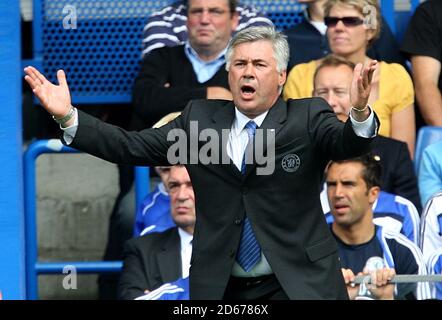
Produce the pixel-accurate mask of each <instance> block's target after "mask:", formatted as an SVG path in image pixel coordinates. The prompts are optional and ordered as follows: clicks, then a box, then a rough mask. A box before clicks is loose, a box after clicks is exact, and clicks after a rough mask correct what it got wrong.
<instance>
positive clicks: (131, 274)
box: [117, 238, 152, 300]
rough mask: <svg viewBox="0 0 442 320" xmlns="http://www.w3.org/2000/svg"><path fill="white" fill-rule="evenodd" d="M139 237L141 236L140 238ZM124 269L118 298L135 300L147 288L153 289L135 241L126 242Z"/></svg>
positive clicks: (119, 284)
mask: <svg viewBox="0 0 442 320" xmlns="http://www.w3.org/2000/svg"><path fill="white" fill-rule="evenodd" d="M138 239H139V238H138ZM123 256H124V261H123V271H122V273H121V276H120V281H119V283H118V292H117V294H118V298H119V299H121V300H133V299H135V298H137V297H139V296H142V295H144V294H145V290H152V288H151V284H150V283H148V279H147V276H146V274H145V271H146V266H144V265H143V262H142V260H141V258H140V257H141V253H140V252H139V250H138V249H137V247H136V246H135V245H134V243H133V241H128V242H126V245H125V247H124V253H123Z"/></svg>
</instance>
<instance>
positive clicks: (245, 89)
mask: <svg viewBox="0 0 442 320" xmlns="http://www.w3.org/2000/svg"><path fill="white" fill-rule="evenodd" d="M255 92H256V90H255V88H253V87H252V86H251V85H247V84H244V85H242V86H241V93H242V95H243V96H245V97H251V96H252V95H253V94H254V93H255Z"/></svg>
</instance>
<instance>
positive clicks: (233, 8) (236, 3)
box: [185, 0, 238, 13]
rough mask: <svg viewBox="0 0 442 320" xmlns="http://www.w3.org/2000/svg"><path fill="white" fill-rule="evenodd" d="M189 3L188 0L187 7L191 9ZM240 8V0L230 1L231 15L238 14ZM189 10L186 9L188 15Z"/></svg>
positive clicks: (188, 0)
mask: <svg viewBox="0 0 442 320" xmlns="http://www.w3.org/2000/svg"><path fill="white" fill-rule="evenodd" d="M189 2H190V0H187V1H186V2H185V3H186V7H187V8H189ZM237 6H238V0H229V8H230V12H231V13H235V12H236V7H237ZM187 8H186V13H187Z"/></svg>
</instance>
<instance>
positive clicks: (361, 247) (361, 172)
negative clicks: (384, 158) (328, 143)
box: [326, 155, 430, 299]
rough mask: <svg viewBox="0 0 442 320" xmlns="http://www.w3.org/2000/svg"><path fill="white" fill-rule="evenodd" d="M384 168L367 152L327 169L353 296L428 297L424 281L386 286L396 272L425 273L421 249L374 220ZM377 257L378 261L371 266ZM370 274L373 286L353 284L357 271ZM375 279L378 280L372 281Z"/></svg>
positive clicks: (333, 228)
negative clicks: (381, 169) (380, 171)
mask: <svg viewBox="0 0 442 320" xmlns="http://www.w3.org/2000/svg"><path fill="white" fill-rule="evenodd" d="M379 170H380V167H379V165H378V163H377V161H376V160H374V159H373V157H371V156H369V155H365V156H362V157H358V158H353V159H349V160H341V161H332V162H331V163H330V164H329V166H328V168H327V171H326V181H327V195H328V200H329V203H330V208H331V213H332V215H333V222H332V224H331V231H332V234H333V235H334V237H335V239H336V241H337V243H338V247H339V257H340V261H341V266H342V272H343V275H344V279H345V281H346V283H347V291H348V294H349V296H350V299H358V298H360V297H361V296H362V297H368V298H373V299H414V298H418V299H427V298H429V297H430V296H429V288H428V286H427V284H426V283H420V284H418V285H417V286H416V285H415V284H399V285H398V286H397V292H395V286H394V285H393V284H388V282H387V281H388V280H389V279H391V277H392V276H393V275H395V274H426V266H425V263H424V261H423V257H422V253H421V252H420V250H419V248H418V247H417V246H416V245H415V244H414V243H413V242H411V241H410V240H408V239H407V238H406V237H405V236H403V235H402V234H399V233H396V232H393V231H390V230H388V229H386V228H383V227H381V226H377V225H375V224H374V223H373V211H372V207H373V203H374V202H375V201H376V199H377V198H378V195H379V192H380V188H379V187H378V186H379V176H380V173H379ZM373 260H375V261H377V263H376V264H375V265H372V262H373ZM358 274H359V275H361V274H370V275H371V279H372V281H374V282H375V283H376V285H375V286H373V285H372V286H367V287H365V286H364V285H361V286H354V287H353V286H351V285H350V282H351V281H353V280H354V276H355V275H358ZM373 279H374V280H373Z"/></svg>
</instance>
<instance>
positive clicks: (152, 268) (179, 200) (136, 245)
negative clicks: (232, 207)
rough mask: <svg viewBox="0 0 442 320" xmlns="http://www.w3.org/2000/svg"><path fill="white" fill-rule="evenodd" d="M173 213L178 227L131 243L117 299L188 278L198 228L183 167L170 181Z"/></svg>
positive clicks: (175, 170) (177, 168)
mask: <svg viewBox="0 0 442 320" xmlns="http://www.w3.org/2000/svg"><path fill="white" fill-rule="evenodd" d="M167 187H168V191H169V195H170V202H171V203H170V212H171V215H172V220H173V221H174V222H175V224H176V225H177V227H174V228H171V229H168V230H166V231H164V232H160V233H157V232H153V233H148V234H146V235H144V236H142V237H137V238H133V239H130V240H129V241H127V242H126V245H125V250H124V263H123V272H122V274H121V278H120V283H119V288H118V296H119V298H120V299H130V300H132V299H135V298H137V297H140V296H142V295H145V294H146V293H148V292H150V291H152V290H155V289H157V288H159V287H160V286H161V285H163V284H164V283H167V282H172V281H175V280H177V279H178V278H187V277H188V276H189V268H190V257H191V255H192V239H193V231H194V227H195V195H194V192H193V187H192V183H191V181H190V177H189V174H188V173H187V170H186V168H185V167H184V166H173V167H171V169H170V176H169V179H168V181H167Z"/></svg>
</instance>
